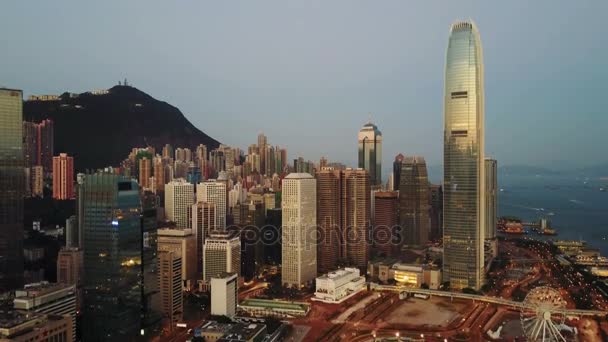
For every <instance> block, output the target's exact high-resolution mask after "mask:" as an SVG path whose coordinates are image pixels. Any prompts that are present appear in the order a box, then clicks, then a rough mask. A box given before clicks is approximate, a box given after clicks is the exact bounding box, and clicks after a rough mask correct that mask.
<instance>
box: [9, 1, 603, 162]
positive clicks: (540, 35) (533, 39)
mask: <svg viewBox="0 0 608 342" xmlns="http://www.w3.org/2000/svg"><path fill="white" fill-rule="evenodd" d="M121 5H122V6H123V7H121V8H120V9H121V10H120V11H115V8H114V7H115V6H116V3H112V2H109V3H106V4H96V5H94V6H98V7H99V8H97V9H98V10H99V12H100V13H104V12H111V13H108V15H109V18H110V19H111V21H110V22H116V23H120V22H129V21H130V20H137V21H142V22H141V24H142V28H141V30H142V33H147V32H150V33H153V34H157V33H158V32H156V29H155V28H153V27H149V25H147V23H146V22H145V21H143V18H144V17H143V15H144V14H145V15H149V16H152V17H154V16H157V15H160V13H159V12H162V13H165V11H162V10H163V9H164V8H162V7H159V6H155V5H150V6H146V8H145V9H144V11H143V13H144V14H141V13H140V12H139V11H140V10H141V6H137V9H135V8H132V7H130V6H131V4H121ZM275 5H276V4H275ZM19 6H20V5H19V4H11V5H10V6H9V8H8V12H7V13H10V12H11V10H15V11H18V10H19ZM46 6H47V5H46V4H44V5H40V6H37V7H36V8H34V9H28V12H29V13H32V16H34V17H35V16H36V14H38V15H42V13H45V14H46V13H51V14H52V13H54V12H55V11H57V9H56V8H60V7H61V6H52V7H51V8H47V7H46ZM215 6H217V8H215V7H212V8H211V9H214V10H215V11H211V12H213V13H214V15H216V16H217V17H218V18H222V19H225V21H222V22H221V23H220V22H217V20H196V21H194V18H192V16H191V15H189V13H185V12H187V11H184V9H175V8H172V11H170V12H169V14H173V15H183V16H184V20H183V23H182V24H181V25H178V27H176V28H173V29H171V30H169V32H167V33H162V35H161V37H164V35H166V34H171V33H176V31H177V30H183V29H185V28H190V29H193V30H192V31H195V32H197V33H199V32H200V33H202V37H201V38H200V39H202V41H201V42H202V43H204V44H199V45H200V46H201V47H200V48H192V47H190V46H191V44H189V46H188V47H187V49H186V50H184V51H185V52H186V54H185V55H180V56H176V55H174V54H172V53H170V52H162V51H159V50H158V49H156V47H155V45H154V42H155V40H150V39H147V38H145V37H144V36H142V37H141V38H140V39H135V41H137V42H138V44H141V47H142V53H146V58H149V62H147V63H139V62H137V63H136V62H135V61H136V60H137V59H138V58H139V53H138V52H137V53H136V52H133V51H131V50H132V49H131V47H130V45H129V44H130V42H131V40H129V39H126V38H136V37H139V36H137V35H136V36H133V33H131V32H128V31H127V32H122V31H125V30H122V31H120V32H122V33H123V34H124V36H125V37H123V36H120V35H117V30H120V27H121V25H115V26H116V27H112V28H111V30H109V31H108V30H94V31H90V30H85V31H84V32H82V33H78V34H87V35H89V36H90V37H92V38H96V40H97V41H99V40H101V41H102V42H103V44H102V45H101V49H100V50H101V51H102V52H103V53H100V55H99V56H96V57H95V58H91V57H90V56H89V55H88V54H86V53H85V51H86V50H87V47H88V44H89V42H88V40H86V39H85V40H84V41H82V40H81V41H79V44H76V45H75V46H72V45H71V47H70V49H69V50H68V53H69V54H70V58H68V59H69V60H71V61H72V62H74V59H77V60H78V61H81V62H80V63H75V64H74V63H71V64H70V65H69V67H68V66H67V65H65V64H64V62H63V61H62V60H63V59H61V60H58V59H57V56H56V55H54V54H51V55H49V56H47V58H46V59H43V60H42V63H40V62H37V63H29V62H28V61H29V58H30V57H28V56H29V55H31V56H38V54H37V53H35V50H33V49H34V48H33V47H31V46H22V43H20V40H23V39H18V37H13V36H7V37H5V38H6V40H7V42H8V44H7V50H8V51H23V53H20V54H18V55H14V54H12V53H11V54H9V56H8V57H7V58H9V63H11V65H13V66H14V67H13V68H7V69H6V70H3V71H1V73H0V78H2V79H3V82H4V83H6V84H7V85H10V86H11V87H14V88H22V89H24V91H25V92H26V94H29V93H36V94H45V93H60V92H63V91H65V90H71V91H77V92H81V91H86V90H91V89H97V88H104V87H108V86H109V85H111V84H114V83H115V82H116V80H118V79H123V78H125V77H127V78H128V79H129V80H130V81H131V82H132V83H133V84H134V85H135V86H137V87H139V88H140V89H142V90H144V91H146V92H148V93H150V94H153V95H157V94H162V100H165V101H168V102H171V103H173V104H174V105H177V106H178V107H179V108H181V110H182V111H183V112H184V113H185V115H186V116H187V117H188V118H189V119H190V120H191V121H192V122H193V123H194V124H195V125H196V126H197V127H199V128H201V129H203V130H204V131H205V132H207V133H209V134H210V135H211V136H213V137H214V138H216V139H218V140H220V141H221V142H223V143H225V144H228V145H231V146H246V142H247V141H249V140H250V139H249V138H248V137H247V136H246V135H245V134H243V132H245V131H246V130H247V129H253V130H254V133H253V134H255V133H257V132H259V131H263V132H264V133H265V134H267V135H268V136H272V137H273V138H274V139H275V140H276V141H280V142H282V143H284V144H286V145H287V146H288V147H289V149H290V151H292V153H293V154H294V155H305V156H306V157H307V158H309V159H312V160H318V158H319V157H320V156H321V154H320V152H319V151H320V147H321V146H322V147H323V148H325V151H324V152H323V154H325V155H326V157H328V158H329V159H330V160H340V161H344V162H345V163H347V164H349V165H356V164H355V162H356V155H355V153H353V152H352V151H353V147H352V146H354V145H355V144H356V142H355V140H354V139H353V138H352V135H351V134H350V132H353V131H356V130H357V129H358V128H359V127H360V126H361V125H362V124H364V123H365V121H366V120H367V119H368V116H369V114H368V113H369V112H371V113H372V120H373V121H374V122H375V123H376V124H377V125H378V127H379V129H380V130H382V132H383V133H384V136H385V143H384V146H383V148H384V156H383V160H384V164H385V165H383V168H384V170H388V169H389V167H388V166H390V165H388V162H389V161H390V160H391V159H392V157H393V156H394V155H396V154H397V152H400V151H404V152H406V153H408V154H416V155H423V156H425V157H426V159H427V162H428V164H429V166H437V165H439V164H441V163H440V160H441V158H440V156H441V146H440V144H439V143H438V142H439V141H440V137H441V135H440V133H439V132H440V131H441V111H442V108H441V106H442V105H441V103H439V102H438V101H437V100H436V99H437V97H438V96H440V95H439V94H441V88H442V76H441V70H440V68H441V64H442V62H441V59H442V56H443V55H444V54H445V50H444V49H445V47H444V45H445V39H446V38H445V29H444V28H445V27H446V26H448V25H449V24H450V23H452V22H454V19H456V18H458V17H460V18H467V17H471V18H473V19H475V20H476V22H477V24H478V25H479V26H480V27H481V29H482V30H483V31H484V36H485V37H487V39H486V41H487V42H486V49H485V50H486V63H487V64H488V70H489V73H488V75H487V79H488V82H487V85H486V86H487V92H488V94H491V95H492V96H491V100H490V101H489V102H488V103H487V107H488V108H487V112H488V113H491V119H489V120H488V122H487V130H488V133H489V134H490V135H492V136H493V137H495V139H493V141H489V142H488V146H487V150H488V154H490V155H492V156H494V157H495V158H497V159H498V160H501V165H512V164H529V165H542V166H554V165H560V164H562V163H563V161H567V163H565V164H566V165H567V164H571V165H576V164H585V165H592V164H596V163H603V162H606V160H601V159H599V160H595V159H591V156H600V158H601V156H602V154H601V153H600V152H601V149H600V146H602V145H605V144H603V143H602V142H603V141H604V139H606V138H605V137H604V135H602V134H601V128H600V127H602V126H605V124H608V122H606V120H608V119H607V118H606V117H605V116H602V115H601V114H602V113H601V111H602V107H601V105H600V104H601V99H602V98H601V93H600V91H599V89H600V88H601V86H600V85H601V84H604V83H605V79H606V78H607V77H608V75H607V74H606V72H605V71H604V70H601V69H600V70H597V68H593V67H594V66H597V65H601V63H602V62H601V61H602V60H605V58H606V56H607V55H608V51H606V50H605V49H603V48H598V47H596V44H593V41H594V40H598V41H599V39H600V36H598V34H600V32H601V31H602V30H601V29H599V30H596V28H601V26H600V25H601V15H599V13H602V12H604V11H602V8H604V7H605V6H606V4H598V5H595V6H591V5H589V6H587V7H581V6H576V5H575V4H574V5H571V4H564V6H562V8H561V9H555V8H553V7H554V6H551V4H550V3H548V2H535V3H534V4H527V3H526V4H525V6H526V11H521V10H522V8H521V6H523V3H518V4H515V5H512V4H509V6H505V7H502V6H504V5H500V6H498V8H495V7H497V6H493V5H490V4H484V3H481V2H479V3H476V2H471V4H470V5H469V4H464V5H463V4H450V5H446V6H442V7H438V6H435V5H432V4H431V5H418V6H414V7H412V8H410V6H408V5H406V4H399V3H387V4H386V6H384V7H382V8H380V7H372V8H368V7H367V6H365V5H362V4H354V5H352V6H349V8H348V9H349V11H348V14H349V15H346V16H340V14H339V13H341V12H340V11H339V10H340V9H341V6H340V4H335V5H330V4H323V5H322V6H320V8H321V9H323V10H324V13H325V14H324V15H323V16H321V18H319V26H318V27H308V25H304V24H303V23H302V21H296V22H294V23H291V22H290V20H291V21H293V20H292V19H294V18H293V17H294V16H296V15H300V16H302V18H304V19H306V18H308V17H309V16H313V15H316V14H317V11H312V9H310V8H300V6H296V5H294V4H283V5H279V6H273V11H271V12H270V13H271V14H265V13H260V12H259V11H260V9H258V8H253V9H251V8H250V9H251V10H252V11H253V12H252V14H251V15H246V16H245V17H243V15H244V13H246V12H247V11H243V13H240V12H237V13H233V12H228V11H227V8H224V7H223V6H222V5H215ZM244 6H246V5H244ZM566 6H573V7H572V8H568V7H566ZM55 7H56V8H55ZM76 7H78V6H76ZM256 7H258V6H256ZM259 7H260V8H261V9H262V10H263V8H264V6H259ZM302 7H306V6H302ZM311 7H314V6H311ZM205 8H206V7H203V9H205ZM547 9H548V10H547ZM435 11H436V12H437V13H438V15H436V16H425V15H422V14H425V13H427V12H435ZM191 12H195V13H199V14H200V11H191ZM203 12H204V13H203V15H206V12H207V11H203ZM392 12H394V14H393V13H392ZM272 14H275V15H274V16H272V17H271V18H267V16H269V15H272ZM370 16H383V17H385V16H386V20H384V22H382V23H379V24H378V25H375V26H374V27H369V26H368V25H364V26H363V27H362V28H358V27H357V25H355V24H358V23H365V22H366V19H369V18H370ZM397 16H399V18H397ZM12 17H15V18H16V17H19V16H12ZM12 17H9V18H8V19H7V21H6V24H8V25H11V24H14V27H15V28H16V29H19V30H20V32H22V38H23V37H25V38H27V37H36V34H38V33H40V30H41V27H40V24H39V23H38V22H30V20H31V19H29V18H28V17H26V18H20V22H14V21H13V20H14V19H13V18H12ZM85 17H86V16H85ZM417 17H424V18H426V19H424V20H421V19H418V18H417ZM429 17H430V18H429ZM87 18H88V17H87ZM582 18H584V21H585V24H586V25H575V26H572V27H571V29H570V30H566V31H564V32H560V35H557V34H556V33H555V32H553V31H554V30H553V31H552V30H551V27H552V25H553V23H555V22H565V21H566V20H573V21H576V20H577V19H578V20H579V21H580V20H582ZM88 19H91V20H93V23H95V20H97V19H96V17H95V18H88ZM259 19H271V20H270V22H269V23H268V25H271V26H272V25H278V24H282V27H284V30H283V31H285V32H283V33H280V32H273V31H272V30H268V27H267V26H266V25H261V27H259V28H260V30H261V31H260V34H261V35H262V36H263V35H267V39H262V38H260V37H257V36H255V37H253V36H251V35H248V34H246V33H245V32H242V31H240V29H239V28H234V27H230V29H229V30H227V32H225V34H226V37H227V40H229V41H230V42H231V43H223V42H222V39H221V37H222V35H217V34H216V33H217V32H218V31H217V30H219V29H222V28H224V25H225V23H228V24H230V23H231V22H232V20H244V21H245V22H249V21H251V20H256V22H263V21H264V20H259ZM335 19H337V21H338V23H340V24H342V26H340V27H336V24H335V23H333V22H334V21H335ZM81 20H82V18H75V17H70V19H68V20H67V22H65V23H56V25H51V27H50V28H49V27H46V28H45V33H47V31H46V30H50V32H48V33H49V34H51V35H52V34H53V33H54V32H55V31H54V30H58V29H59V30H61V29H62V28H64V26H63V25H71V26H70V27H77V26H78V24H79V23H80V22H81ZM203 23H204V24H203ZM536 23H540V25H535V24H536ZM27 24H29V25H27ZM23 25H27V26H25V27H24V26H23ZM74 25H76V26H74ZM100 25H101V23H100ZM227 26H230V25H227ZM232 26H235V25H232ZM536 26H538V27H536ZM90 27H100V26H96V25H90ZM238 27H248V25H238ZM505 27H509V30H504V28H505ZM411 30H416V32H421V33H419V34H416V35H415V36H416V37H417V38H412V37H410V35H407V32H410V31H411ZM9 31H10V30H6V31H5V32H9ZM275 31H276V30H275ZM177 32H180V31H177ZM321 32H323V33H326V34H327V35H328V37H326V38H323V36H322V35H321ZM188 34H190V33H188ZM289 34H292V35H293V37H292V38H289V36H287V35H289ZM45 36H46V35H45ZM514 37H525V39H514ZM577 37H585V38H586V39H576V38H577ZM26 40H27V39H26ZM562 40H567V41H569V45H568V48H567V49H565V48H563V47H562V46H563V45H564V44H561V42H562ZM170 41H171V45H170V47H171V49H168V50H169V51H173V50H182V49H184V48H186V47H184V46H182V44H183V42H182V41H181V40H170ZM195 41H200V40H195ZM252 43H257V44H260V45H261V46H262V47H263V49H260V50H264V51H265V52H264V53H262V52H256V53H253V52H252V53H251V54H248V55H244V56H242V55H241V54H238V53H236V52H238V51H240V49H245V48H247V47H250V44H252ZM54 44H58V45H60V46H61V45H62V44H65V42H64V41H63V40H59V41H57V42H55V43H54ZM281 44H286V47H293V49H291V50H289V51H288V50H284V48H282V45H281ZM367 45H369V46H368V47H369V50H370V51H374V53H368V52H365V51H366V50H368V49H362V48H364V47H366V46H367ZM116 48H120V50H118V51H121V53H118V54H115V53H109V52H105V51H116ZM209 48H214V49H215V50H213V51H214V53H213V54H208V53H207V52H208V51H207V49H209ZM292 51H293V52H292ZM308 51H319V52H316V53H312V52H308ZM517 51H530V53H526V54H520V53H517ZM22 55H25V58H21V57H22ZM553 55H560V56H562V57H563V58H559V59H554V58H551V57H552V56H553ZM347 56H348V57H349V58H346V57H347ZM160 57H163V58H160ZM165 57H169V58H165ZM193 57H204V58H200V59H198V60H197V61H196V62H193V61H192V60H191V58H193ZM223 57H227V58H224V60H222V58H223ZM17 58H19V60H17ZM173 60H174V61H173ZM161 61H162V62H161ZM178 62H179V63H178ZM583 62H584V63H583ZM116 65H119V66H120V67H118V68H116ZM587 65H588V66H587ZM25 66H28V70H27V71H28V72H25V70H24V67H25ZM108 67H111V69H108ZM161 67H162V68H161ZM29 68H34V70H30V69H29ZM82 68H87V70H88V72H84V71H83V70H81V69H82ZM150 68H154V69H155V70H156V69H159V70H160V72H158V73H150V72H149V70H150ZM93 69H94V70H93ZM438 69H439V70H438ZM287 70H289V72H287ZM331 70H333V71H331ZM30 71H31V72H30ZM100 71H102V72H100ZM56 72H61V74H62V75H63V74H65V75H66V76H65V77H59V74H56ZM83 74H84V75H88V76H89V77H85V78H83V77H81V75H83ZM28 75H43V76H44V77H35V78H32V77H31V76H28ZM515 75H517V76H515ZM193 77H196V78H198V82H196V83H194V78H193ZM49 79H50V80H53V82H52V83H51V82H49V81H48V80H49ZM228 79H230V80H232V81H227V80H228ZM541 79H547V81H545V82H541ZM253 80H255V81H257V82H258V83H259V84H258V85H259V88H258V89H253V88H252V81H253ZM522 82H523V83H525V84H527V87H526V88H522V87H521V83H522ZM176 84H178V85H180V86H178V87H175V86H174V85H176ZM279 84H280V85H281V86H280V87H279ZM313 84H315V85H316V86H318V89H319V90H313V89H312V88H311V86H312V85H313ZM570 87H572V88H573V89H570ZM528 89H530V90H533V91H528ZM566 91H568V93H574V94H576V96H572V99H570V100H567V101H566V100H565V98H566V97H565V96H559V94H562V93H565V92H566ZM421 93H424V94H423V95H422V96H419V95H420V94H421ZM228 94H229V95H228ZM427 94H428V95H427ZM193 95H194V96H193ZM235 99H236V100H235ZM311 99H314V101H311ZM333 99H340V101H335V100H333ZM514 103H517V104H518V106H517V107H515V106H514ZM520 104H523V105H520ZM572 112H575V113H576V115H571V113H572ZM254 117H255V119H254ZM286 117H290V120H289V121H290V123H289V124H287V121H288V120H285V118H286ZM322 119H323V120H326V121H325V122H326V124H325V125H316V122H318V121H319V120H322ZM294 120H295V121H294ZM264 121H266V122H268V121H272V122H274V123H276V124H273V125H268V124H263V123H261V122H264ZM292 123H295V124H292ZM337 124H339V125H340V126H341V127H344V129H343V130H342V129H341V130H340V131H339V132H336V131H335V130H334V129H333V128H332V127H335V125H337ZM411 124H415V125H416V126H417V129H416V130H411V129H410V127H411ZM227 125H230V126H231V128H233V129H230V130H226V129H223V128H225V127H227ZM573 125H575V126H577V127H581V128H582V129H581V130H580V131H584V132H586V133H585V134H579V133H577V132H570V130H569V127H571V126H573ZM313 128H314V129H315V134H316V135H317V139H315V140H314V141H311V140H310V139H307V137H306V136H305V135H304V134H297V133H298V132H301V131H302V130H306V129H313ZM541 128H542V129H541ZM403 129H406V133H405V134H403V133H401V132H402V130H403ZM421 137H425V138H424V139H421ZM332 139H333V140H332ZM329 141H333V143H332V144H328V143H327V142H329ZM505 146H508V148H506V147H505ZM581 149H582V150H584V151H586V152H588V153H577V152H578V151H579V150H581Z"/></svg>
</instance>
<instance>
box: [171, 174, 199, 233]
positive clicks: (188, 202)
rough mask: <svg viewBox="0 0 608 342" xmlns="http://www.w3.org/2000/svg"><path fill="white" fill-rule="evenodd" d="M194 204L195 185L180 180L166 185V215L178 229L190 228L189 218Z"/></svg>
mask: <svg viewBox="0 0 608 342" xmlns="http://www.w3.org/2000/svg"><path fill="white" fill-rule="evenodd" d="M193 203H194V184H190V183H188V182H186V180H185V179H182V178H178V179H174V180H172V181H171V182H169V183H167V184H165V215H166V217H167V220H169V221H172V222H175V223H176V225H177V227H178V228H189V227H190V222H189V221H188V217H189V216H190V215H189V212H190V210H191V209H192V204H193Z"/></svg>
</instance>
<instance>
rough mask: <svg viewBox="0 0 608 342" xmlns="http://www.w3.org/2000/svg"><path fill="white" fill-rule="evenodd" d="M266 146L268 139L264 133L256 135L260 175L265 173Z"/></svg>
mask: <svg viewBox="0 0 608 342" xmlns="http://www.w3.org/2000/svg"><path fill="white" fill-rule="evenodd" d="M267 144H268V138H266V136H265V135H264V133H260V134H258V151H259V152H258V154H259V155H260V169H259V170H258V171H259V172H260V174H265V173H266V146H267Z"/></svg>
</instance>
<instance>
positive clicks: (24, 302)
mask: <svg viewBox="0 0 608 342" xmlns="http://www.w3.org/2000/svg"><path fill="white" fill-rule="evenodd" d="M13 305H14V308H15V309H17V310H24V311H33V312H37V313H42V314H49V315H51V314H52V315H57V316H63V315H70V317H71V318H72V324H71V326H72V336H73V341H75V340H76V285H68V284H55V283H49V282H46V281H45V282H41V283H34V284H28V285H25V287H24V288H23V289H21V290H17V291H15V299H14V300H13Z"/></svg>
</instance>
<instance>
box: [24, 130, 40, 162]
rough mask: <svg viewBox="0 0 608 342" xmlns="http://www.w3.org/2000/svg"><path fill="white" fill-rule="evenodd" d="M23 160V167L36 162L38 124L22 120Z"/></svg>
mask: <svg viewBox="0 0 608 342" xmlns="http://www.w3.org/2000/svg"><path fill="white" fill-rule="evenodd" d="M23 160H24V164H25V167H32V166H34V165H36V164H37V163H38V124H36V123H33V122H29V121H23Z"/></svg>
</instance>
